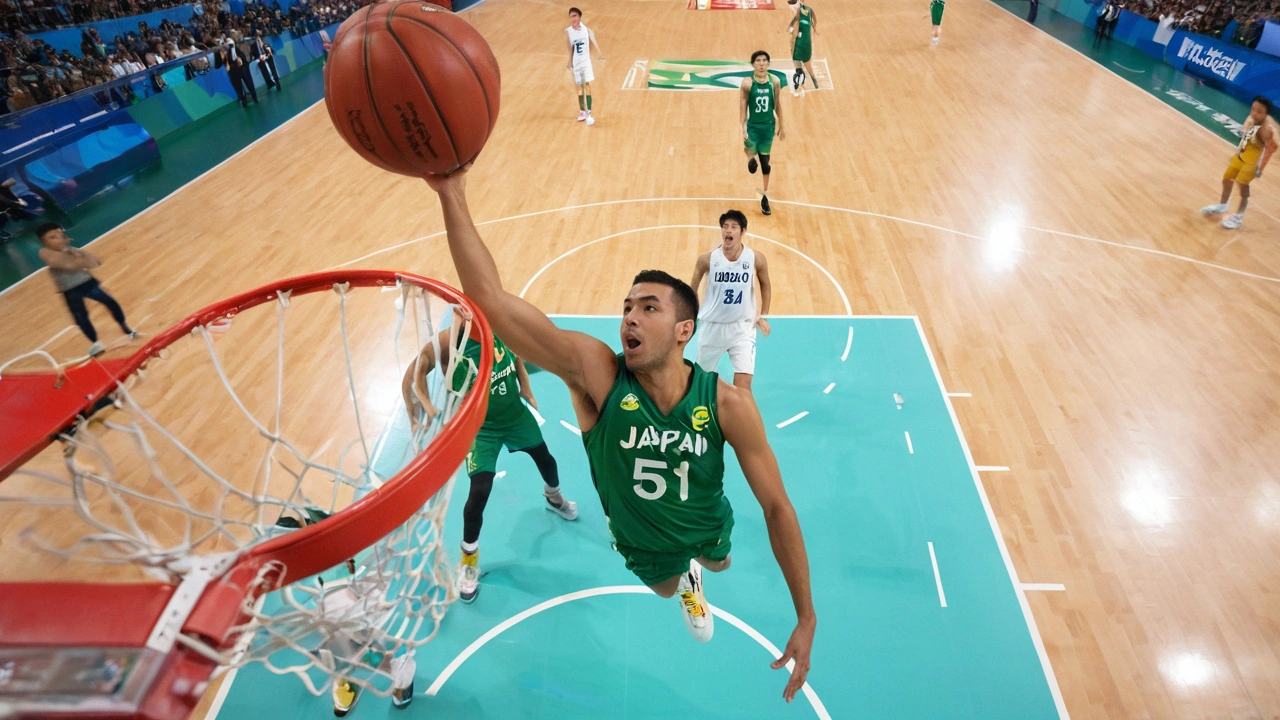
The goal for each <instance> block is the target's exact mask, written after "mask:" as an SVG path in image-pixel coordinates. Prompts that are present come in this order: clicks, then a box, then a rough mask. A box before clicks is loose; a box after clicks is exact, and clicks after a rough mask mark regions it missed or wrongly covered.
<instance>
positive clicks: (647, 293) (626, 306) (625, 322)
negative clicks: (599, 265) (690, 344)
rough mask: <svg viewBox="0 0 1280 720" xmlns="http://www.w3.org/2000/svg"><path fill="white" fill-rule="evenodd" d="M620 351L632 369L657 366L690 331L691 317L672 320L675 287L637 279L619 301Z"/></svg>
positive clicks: (686, 337) (664, 361)
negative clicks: (620, 307)
mask: <svg viewBox="0 0 1280 720" xmlns="http://www.w3.org/2000/svg"><path fill="white" fill-rule="evenodd" d="M620 333H621V337H622V353H623V356H624V357H625V358H626V361H627V367H628V368H629V369H630V370H631V371H632V372H646V371H649V370H653V369H655V368H658V367H661V366H662V365H663V364H665V363H666V362H667V359H668V358H670V357H671V353H673V352H679V348H680V343H681V342H684V341H688V339H689V337H690V336H691V335H692V334H693V321H691V320H685V321H684V322H677V321H676V304H675V290H674V289H672V288H670V287H668V286H666V285H660V284H658V283H638V284H636V285H634V286H632V288H631V293H630V294H628V295H627V299H626V300H625V301H624V302H623V305H622V328H621V330H620Z"/></svg>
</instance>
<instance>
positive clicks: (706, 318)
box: [690, 210, 772, 390]
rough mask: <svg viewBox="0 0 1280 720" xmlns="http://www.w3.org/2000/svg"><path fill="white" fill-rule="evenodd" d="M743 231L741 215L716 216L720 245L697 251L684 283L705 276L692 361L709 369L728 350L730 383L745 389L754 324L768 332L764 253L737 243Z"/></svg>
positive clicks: (753, 351) (752, 366) (751, 364)
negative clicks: (689, 277)
mask: <svg viewBox="0 0 1280 720" xmlns="http://www.w3.org/2000/svg"><path fill="white" fill-rule="evenodd" d="M746 231H747V216H746V215H743V214H742V213H741V212H739V211H737V210H730V211H728V212H726V213H725V214H723V215H721V216H720V234H721V238H722V242H721V244H720V247H718V248H716V249H714V250H711V251H710V252H705V253H702V254H701V255H699V256H698V262H697V263H695V264H694V266H693V282H692V283H690V287H692V288H693V291H694V292H697V291H698V285H699V284H700V283H701V282H702V278H703V276H704V275H705V276H706V277H707V294H706V295H704V296H703V300H702V309H701V310H700V311H699V312H698V324H700V325H701V326H702V335H700V336H699V337H698V365H700V366H701V367H702V369H703V370H706V371H707V372H709V373H710V372H715V371H716V366H717V365H719V364H720V358H721V357H723V356H724V354H725V353H726V352H727V353H729V363H730V365H731V366H732V367H733V384H734V385H735V386H736V387H740V388H742V389H743V390H750V389H751V377H752V375H753V374H754V373H755V370H756V328H757V327H758V328H760V331H761V332H762V333H764V336H765V337H769V321H768V320H765V319H764V316H765V315H768V314H769V300H770V297H771V295H772V287H771V286H770V284H769V265H768V263H767V262H766V261H765V258H764V254H763V253H758V252H756V251H754V250H752V249H751V248H749V247H747V246H746V245H743V244H742V235H743V233H745V232H746ZM756 278H759V279H760V311H759V312H757V311H756Z"/></svg>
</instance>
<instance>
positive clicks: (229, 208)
mask: <svg viewBox="0 0 1280 720" xmlns="http://www.w3.org/2000/svg"><path fill="white" fill-rule="evenodd" d="M582 7H583V9H584V11H585V18H584V21H585V22H586V23H587V24H588V25H589V26H590V27H592V29H594V30H595V32H596V34H597V36H598V38H599V40H600V43H601V45H602V46H603V49H604V51H605V57H606V58H607V61H606V62H605V63H604V64H603V65H601V64H599V63H597V65H596V75H597V81H596V83H595V99H596V108H597V112H596V114H597V117H598V123H597V124H596V125H595V126H594V127H592V128H587V127H585V126H584V125H582V124H580V123H576V122H574V117H575V114H576V110H577V108H576V103H575V101H574V98H573V96H572V90H571V87H570V84H569V79H568V75H567V73H566V71H565V68H564V49H563V40H562V36H561V31H562V28H563V27H564V26H565V25H566V24H567V23H566V18H565V13H566V10H567V5H556V4H551V3H546V2H535V1H533V0H487V1H486V2H484V3H483V4H481V5H479V6H477V7H475V8H474V9H471V10H468V11H467V12H466V17H467V18H468V20H470V21H471V22H472V23H473V24H475V25H476V26H477V27H478V28H480V29H481V31H482V32H483V33H484V34H485V35H486V37H487V38H488V39H489V41H490V43H491V45H492V46H493V49H494V51H495V54H496V55H497V57H498V59H499V62H500V64H501V67H502V71H503V86H504V87H503V95H502V110H501V115H500V119H499V121H498V125H497V129H496V134H495V136H494V137H493V138H492V140H491V141H490V143H489V145H488V147H487V148H486V150H485V151H484V153H483V154H482V155H481V158H480V160H479V162H478V163H477V165H476V167H475V169H474V170H473V171H472V173H471V177H470V180H469V191H470V198H471V206H472V211H473V213H474V214H475V217H476V219H477V221H490V222H489V223H488V224H486V225H484V226H483V227H482V228H481V231H482V233H483V234H484V236H485V238H486V239H487V240H488V241H489V243H490V246H491V247H492V248H493V249H494V252H495V256H496V257H497V260H498V264H499V267H500V269H501V271H502V273H503V277H504V281H505V282H507V283H509V286H510V288H511V289H512V290H513V291H519V290H520V289H522V288H524V287H525V286H526V283H528V282H529V281H530V280H531V279H532V278H533V277H534V276H535V274H537V273H539V271H540V270H542V271H543V272H542V273H541V275H539V276H538V278H537V281H536V282H535V283H533V284H532V285H531V286H530V287H529V292H528V297H529V298H530V299H531V300H532V301H533V302H535V303H536V304H538V305H539V306H540V307H542V308H543V309H544V310H546V311H548V312H556V313H586V314H606V313H615V312H617V311H618V310H619V305H620V300H621V297H622V296H623V294H624V291H625V288H626V287H627V286H628V283H629V279H630V277H631V274H633V273H634V272H635V271H636V270H638V269H641V267H642V266H643V267H650V266H656V267H661V268H663V269H666V270H669V271H671V272H675V273H677V274H680V275H691V274H692V266H693V261H694V257H695V255H694V251H695V250H697V249H698V248H699V247H703V248H705V247H710V246H711V245H713V244H715V242H716V236H715V234H714V232H713V231H711V230H707V229H699V228H698V227H696V226H707V225H714V224H715V221H716V218H717V216H718V215H719V213H720V212H722V211H723V210H724V209H725V208H726V207H730V206H733V207H740V208H742V209H745V210H748V216H749V218H750V227H749V232H751V233H754V234H756V235H758V236H760V237H761V238H767V240H763V239H761V240H757V241H756V242H757V246H758V247H761V248H762V249H764V250H765V251H766V252H770V250H769V248H770V247H772V248H773V250H772V251H771V252H770V265H771V267H772V274H773V276H774V283H775V290H774V307H773V310H774V311H775V312H777V313H784V314H846V313H850V314H886V315H916V316H919V318H920V322H921V323H922V326H923V328H924V331H925V333H926V334H927V335H928V337H929V340H930V343H931V344H932V346H933V348H934V351H935V353H936V354H937V360H938V363H939V366H940V370H941V373H942V377H943V380H944V382H945V385H946V387H947V389H948V390H951V391H953V392H960V393H968V394H970V395H971V397H960V398H957V399H955V403H956V407H957V412H958V414H959V417H960V422H961V424H962V426H963V428H964V431H965V433H966V435H967V437H968V440H969V443H970V445H971V447H972V449H973V453H974V460H975V461H976V462H977V463H978V464H979V465H990V466H1002V467H1008V468H1009V470H1008V472H999V473H985V474H984V476H983V480H984V483H985V486H986V491H987V494H988V496H989V498H990V501H991V504H992V506H993V509H994V512H995V515H996V517H997V519H998V521H999V524H1000V527H1001V530H1002V532H1003V536H1004V540H1005V542H1006V544H1007V545H1008V548H1009V552H1010V553H1011V555H1012V559H1013V564H1014V567H1015V568H1016V570H1017V573H1018V577H1019V579H1020V580H1021V581H1022V582H1024V583H1045V584H1061V585H1062V586H1064V587H1065V590H1064V591H1040V590H1028V591H1027V597H1028V599H1029V602H1030V604H1031V608H1032V610H1033V613H1034V616H1035V620H1036V624H1037V626H1038V628H1039V632H1040V634H1041V635H1042V636H1043V639H1044V644H1045V647H1046V649H1047V652H1048V656H1049V659H1050V660H1051V662H1052V666H1053V670H1054V673H1055V675H1056V677H1057V681H1058V684H1059V686H1060V688H1061V693H1062V696H1063V699H1064V701H1065V706H1066V708H1067V710H1068V711H1069V712H1070V714H1071V715H1072V716H1073V717H1076V718H1227V717H1230V718H1275V717H1280V601H1277V599H1276V598H1277V597H1280V570H1278V568H1280V471H1277V470H1276V469H1275V468H1276V466H1277V460H1280V421H1278V420H1277V418H1280V372H1278V371H1277V370H1276V369H1275V358H1276V357H1277V353H1280V220H1277V217H1280V201H1278V200H1277V199H1276V193H1280V184H1277V183H1280V180H1278V179H1277V177H1280V175H1278V176H1277V177H1269V176H1264V177H1263V178H1262V179H1261V180H1259V181H1256V182H1255V183H1254V195H1253V201H1252V205H1251V207H1250V209H1249V212H1248V214H1247V216H1246V220H1245V226H1244V228H1242V229H1241V230H1239V231H1235V232H1230V231H1226V230H1223V229H1222V228H1220V227H1218V225H1217V224H1216V223H1215V222H1210V221H1208V220H1206V219H1204V218H1202V217H1201V216H1200V215H1199V213H1198V212H1197V210H1198V208H1199V207H1201V206H1202V205H1206V204H1209V203H1210V202H1213V201H1215V198H1216V197H1217V194H1218V191H1219V187H1220V186H1219V178H1220V177H1221V173H1222V171H1223V169H1224V168H1225V165H1226V163H1227V160H1228V157H1229V154H1230V152H1231V147H1230V146H1229V145H1228V144H1226V143H1224V142H1223V141H1222V140H1220V139H1219V138H1217V137H1216V136H1214V135H1213V134H1212V133H1210V132H1209V131H1207V130H1205V129H1203V128H1201V127H1199V126H1198V125H1196V124H1194V123H1193V122H1192V121H1190V120H1189V119H1188V118H1186V117H1184V116H1182V115H1180V114H1179V113H1177V112H1176V111H1174V110H1172V109H1170V108H1168V107H1167V106H1165V105H1163V104H1162V103H1160V102H1159V101H1158V100H1156V99H1154V98H1152V97H1150V96H1149V95H1147V94H1146V93H1145V92H1143V91H1142V90H1141V89H1139V88H1136V87H1133V86H1131V85H1130V84H1129V83H1127V82H1126V81H1124V80H1123V79H1121V78H1119V77H1117V76H1116V75H1114V74H1113V73H1111V72H1110V71H1108V70H1107V69H1105V68H1103V67H1100V66H1098V65H1096V64H1094V63H1092V62H1090V61H1088V60H1086V59H1085V58H1083V57H1082V56H1080V55H1079V54H1077V53H1076V52H1074V51H1073V50H1071V49H1069V48H1067V47H1066V46H1064V45H1062V44H1060V43H1058V42H1057V41H1056V40H1054V39H1052V38H1050V37H1048V36H1046V35H1044V34H1042V33H1040V32H1039V31H1038V30H1036V29H1035V28H1034V27H1031V26H1028V25H1026V24H1025V23H1024V22H1022V21H1021V20H1019V19H1017V18H1015V17H1013V16H1012V15H1010V14H1009V13H1007V12H1005V11H1004V10H1002V9H1000V8H999V7H997V6H996V5H994V4H990V3H988V2H985V0H951V2H949V3H948V9H947V12H946V17H945V21H944V23H945V24H944V32H943V39H942V44H941V45H940V46H939V47H937V48H930V47H929V45H928V34H929V27H928V7H927V3H926V2H923V1H921V2H914V1H913V2H904V1H903V0H864V1H863V2H858V3H853V2H823V1H822V0H815V2H814V7H815V9H817V11H818V12H819V14H820V16H821V19H820V27H819V31H820V32H819V35H818V36H817V39H816V41H815V57H816V58H825V59H826V60H827V62H828V66H829V68H830V73H831V76H832V79H833V80H834V82H835V89H834V90H832V91H822V92H818V93H811V94H809V95H808V96H806V97H804V98H801V99H794V98H792V97H791V96H790V95H789V94H787V95H785V96H784V98H783V105H782V108H783V114H784V121H785V128H786V131H787V137H786V139H785V140H783V141H780V142H778V143H776V144H775V151H774V163H773V164H774V167H775V171H774V175H773V179H772V183H773V185H772V188H771V193H770V196H771V199H773V200H774V201H775V203H774V207H775V212H774V214H773V215H772V216H771V217H767V218H766V217H763V216H761V215H760V213H759V211H758V209H756V210H754V211H752V208H753V207H754V203H755V200H754V193H753V189H754V187H755V186H756V182H757V180H758V176H754V177H753V176H749V175H747V173H746V170H745V167H744V165H745V163H744V162H743V157H742V154H741V151H740V150H739V149H738V148H739V146H740V136H739V134H738V129H737V112H738V109H737V98H736V96H735V95H734V93H732V92H726V93H720V92H699V93H681V92H675V91H669V92H659V91H645V90H625V91H624V90H622V89H621V87H622V85H623V82H624V79H625V76H626V74H627V72H628V70H629V69H630V68H631V67H632V66H633V63H634V62H635V61H636V60H641V59H645V60H650V61H652V60H658V59H715V60H743V61H745V60H746V59H747V58H748V56H749V55H750V53H751V52H752V51H754V50H756V49H765V50H768V51H770V52H771V53H772V54H773V55H774V57H775V58H779V59H781V58H784V57H786V56H787V35H786V34H785V30H784V28H785V26H786V22H787V19H788V17H789V15H788V13H786V11H785V10H779V11H772V12H765V11H741V12H734V11H715V12H702V13H698V12H691V11H687V10H685V9H684V8H685V3H684V2H682V1H678V0H662V1H661V2H659V1H658V0H613V2H610V3H608V4H601V5H600V6H598V7H594V6H591V5H590V4H586V5H582ZM777 66H782V67H784V68H785V67H786V63H784V62H779V63H778V64H777ZM1238 119H1242V118H1238ZM211 141H212V140H211ZM1278 167H1280V166H1278ZM1274 172H1280V171H1273V173H1274ZM726 198H727V199H731V200H727V199H726ZM1234 202H1235V199H1234V198H1233V204H1234ZM442 229H443V226H442V221H441V218H440V215H439V212H438V209H437V203H436V200H435V198H434V196H433V195H432V194H431V193H430V192H429V190H428V189H427V188H426V187H425V185H424V184H423V183H422V182H421V181H413V180H409V179H405V178H399V177H395V176H391V175H387V174H385V173H382V172H381V171H378V170H376V169H375V168H373V167H371V166H367V165H365V164H363V162H362V161H360V160H359V158H358V157H357V156H356V155H355V154H354V153H352V152H351V151H349V150H348V149H347V148H346V147H345V145H343V144H342V142H341V140H340V139H339V138H338V136H337V135H336V133H335V132H334V131H333V130H332V128H331V126H330V124H329V120H328V117H327V115H326V113H325V111H324V108H323V107H320V106H316V107H313V108H311V109H310V110H308V111H306V112H305V113H303V114H302V115H300V116H299V117H298V118H297V119H295V120H294V121H292V122H290V123H289V124H287V125H286V126H284V127H282V128H280V129H279V130H278V131H276V132H274V133H272V134H271V135H269V136H268V137H266V138H264V139H263V140H262V141H260V142H259V143H257V144H255V145H253V146H252V147H250V148H249V149H247V150H246V151H245V152H243V153H241V154H239V155H237V156H236V157H234V158H232V159H231V160H229V161H228V162H226V163H225V164H223V165H221V166H220V167H218V168H216V169H215V170H213V171H211V172H210V173H209V174H207V175H205V176H203V177H201V178H200V179H198V180H196V181H195V182H193V183H191V184H190V185H189V186H187V187H185V188H183V189H182V190H181V191H179V192H178V193H176V194H175V195H173V196H171V197H170V198H169V199H167V200H165V201H163V202H161V203H159V204H157V205H156V206H154V207H153V208H152V209H150V210H149V211H148V212H146V213H144V214H142V215H141V216H139V217H137V218H135V219H134V220H132V221H131V222H129V223H126V224H125V225H123V226H121V227H120V228H118V229H117V230H116V231H114V232H112V233H111V234H109V235H108V236H106V237H104V238H103V239H101V240H99V241H98V242H96V243H95V244H94V245H93V247H92V250H93V251H94V252H95V253H96V254H98V255H99V256H100V257H102V259H103V261H104V264H103V266H102V268H101V269H100V271H99V272H98V276H99V277H100V278H101V279H102V280H103V282H104V285H105V286H106V287H107V288H108V289H109V290H110V291H111V292H112V293H113V294H114V295H115V296H116V297H117V299H119V300H120V301H121V303H122V305H123V306H124V307H125V309H126V311H127V312H128V313H129V314H130V317H131V318H132V319H135V320H138V319H141V318H144V317H145V318H147V319H146V321H145V322H144V323H142V329H143V330H152V331H154V330H156V329H158V328H162V327H164V326H166V325H169V324H172V323H173V322H175V321H177V320H179V319H180V318H182V317H183V316H185V315H186V314H187V313H189V312H190V311H191V310H194V309H196V308H198V307H200V306H203V305H205V304H207V303H209V302H211V301H213V300H216V299H218V298H221V297H224V296H227V295H229V294H232V293H234V292H237V291H239V290H243V289H245V288H248V287H252V286H254V285H257V284H261V283H263V282H265V281H268V280H270V279H274V278H278V277H282V276H288V275H295V274H300V273H306V272H313V271H318V270H323V269H327V268H333V267H337V266H343V265H349V266H356V267H384V268H395V269H406V270H412V271H415V272H419V273H422V274H427V275H432V276H437V277H440V278H442V279H445V280H454V279H455V277H456V276H455V274H454V273H453V271H452V269H451V267H450V264H449V258H448V254H447V250H446V248H445V246H444V243H443V242H442V239H441V238H440V237H439V236H438V235H435V234H437V233H439V232H440V231H441V230H442ZM73 234H74V233H73ZM421 238H425V239H421ZM418 239H421V240H420V241H416V242H410V241H415V240H418ZM593 241H597V242H595V243H594V244H592V245H590V246H589V247H585V248H583V249H582V250H581V251H576V252H574V253H573V254H572V255H570V256H568V257H566V258H565V259H564V260H562V261H559V262H555V263H554V264H551V265H550V267H546V266H547V265H548V264H549V263H551V262H552V261H553V260H555V259H556V258H557V257H559V256H560V255H562V254H564V253H567V252H569V251H571V250H574V249H575V248H578V247H579V246H582V245H584V244H586V243H591V242H593ZM770 241H772V242H770ZM406 243H407V244H406ZM778 243H780V244H783V245H786V246H788V247H789V248H792V249H795V250H798V251H800V252H801V253H803V254H804V256H807V258H808V259H806V258H805V257H803V256H801V255H799V254H796V253H792V252H789V251H787V250H785V249H782V248H781V247H779V246H778V245H777V244H778ZM809 259H811V260H812V262H810V261H809ZM824 273H830V276H831V278H832V279H834V280H835V281H836V284H837V285H838V286H839V287H840V288H841V289H842V290H843V292H844V295H845V296H847V300H848V306H847V307H846V305H845V303H844V300H843V299H842V297H841V294H840V292H839V291H837V290H835V289H834V287H835V286H833V284H832V283H831V282H830V280H829V279H828V278H827V277H826V275H825V274H824ZM0 317H3V318H4V320H3V328H4V331H3V333H0V357H2V358H8V357H11V356H13V355H16V354H18V353H20V352H24V351H27V350H30V349H32V348H34V347H37V346H40V345H42V344H46V343H47V345H46V349H48V350H50V351H51V352H53V353H54V354H55V355H57V356H60V357H70V356H72V355H74V354H78V353H81V352H83V350H84V345H85V343H84V341H83V338H81V337H79V336H78V334H77V333H75V332H74V331H71V332H66V333H63V334H61V335H58V333H60V332H61V331H63V330H64V328H66V327H67V326H68V325H69V316H68V314H67V312H66V310H65V308H64V307H63V306H62V304H61V302H60V300H59V299H58V298H57V297H56V296H55V295H54V292H53V287H52V284H51V282H50V281H49V279H48V278H47V277H46V276H45V275H44V274H43V273H42V274H39V275H37V276H35V277H32V278H30V279H28V280H27V281H25V282H23V283H22V284H20V285H18V286H16V287H15V288H14V289H12V290H10V291H8V292H5V293H4V294H3V295H0ZM94 319H95V321H96V322H97V324H98V327H99V329H100V331H102V332H103V334H104V337H105V338H106V339H108V340H110V339H112V338H113V337H115V335H114V333H115V332H116V331H115V330H114V327H113V325H112V323H111V322H110V320H109V318H108V317H107V316H106V314H105V313H104V312H101V311H100V309H95V313H94ZM54 336H57V337H56V338H55V339H53V340H52V341H51V342H50V338H51V337H54ZM764 342H767V340H765V341H764ZM795 361H796V362H798V363H799V362H804V358H801V357H797V358H796V360H795ZM193 399H195V400H198V398H193ZM4 512H8V511H4ZM803 520H804V519H803V518H801V521H802V522H803ZM0 522H4V523H5V525H4V529H3V533H2V534H0V543H3V545H0V549H2V550H3V551H4V552H5V553H6V554H10V553H13V554H16V553H22V552H27V551H26V550H25V549H24V548H22V547H20V546H18V545H17V544H16V543H15V542H14V536H15V534H16V531H17V527H16V522H15V520H14V517H13V516H12V515H9V516H8V517H7V518H4V519H0ZM6 567H7V568H15V567H18V568H21V567H25V568H28V569H29V568H30V565H29V564H26V565H24V564H23V563H21V562H17V563H13V564H10V563H6ZM817 570H818V571H817V572H816V573H815V582H821V569H817ZM0 572H2V573H5V574H6V577H9V576H11V575H12V572H13V571H12V570H3V571H0ZM818 611H819V613H820V614H821V613H823V612H827V613H834V612H839V611H840V610H839V608H818ZM817 642H819V643H820V642H822V636H821V628H820V629H819V634H818V638H817Z"/></svg>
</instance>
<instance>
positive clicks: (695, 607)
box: [680, 590, 702, 617]
mask: <svg viewBox="0 0 1280 720" xmlns="http://www.w3.org/2000/svg"><path fill="white" fill-rule="evenodd" d="M680 602H682V603H684V609H685V610H686V611H687V612H688V613H689V614H690V615H692V616H694V617H702V604H701V603H699V602H698V599H697V598H696V597H694V595H693V591H692V590H686V591H684V592H682V593H680Z"/></svg>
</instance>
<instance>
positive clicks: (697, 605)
mask: <svg viewBox="0 0 1280 720" xmlns="http://www.w3.org/2000/svg"><path fill="white" fill-rule="evenodd" d="M676 598H677V599H679V600H680V607H681V609H683V610H684V624H685V627H687V628H689V634H690V635H692V636H693V639H694V640H697V641H698V642H706V641H708V640H710V639H711V634H712V632H714V630H715V623H714V620H715V618H714V617H713V616H712V615H711V606H710V605H708V604H707V598H706V595H704V594H703V592H702V566H701V565H699V564H698V561H697V560H690V561H689V572H687V573H685V574H684V575H682V576H681V577H680V585H679V587H677V589H676Z"/></svg>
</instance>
